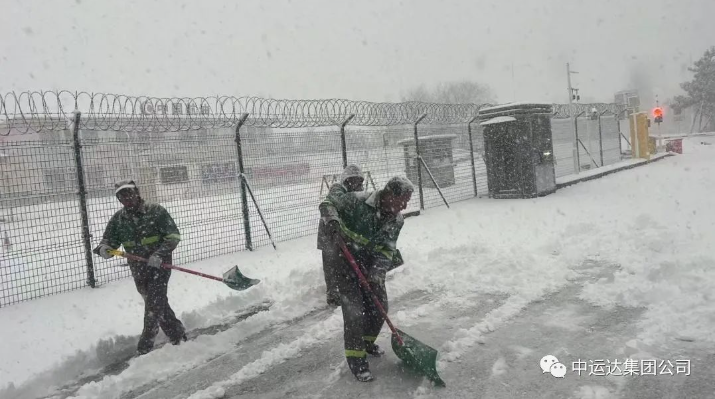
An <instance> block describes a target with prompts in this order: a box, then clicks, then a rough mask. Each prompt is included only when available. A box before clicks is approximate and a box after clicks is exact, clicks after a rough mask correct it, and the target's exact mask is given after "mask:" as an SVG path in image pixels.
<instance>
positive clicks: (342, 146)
mask: <svg viewBox="0 0 715 399" xmlns="http://www.w3.org/2000/svg"><path fill="white" fill-rule="evenodd" d="M354 117H355V114H350V116H348V119H345V121H343V123H341V124H340V150H341V151H342V152H343V169H344V168H347V167H348V145H347V143H346V141H345V125H347V124H348V122H350V121H351V120H352V119H353V118H354Z"/></svg>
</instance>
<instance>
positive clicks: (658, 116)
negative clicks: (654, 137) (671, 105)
mask: <svg viewBox="0 0 715 399" xmlns="http://www.w3.org/2000/svg"><path fill="white" fill-rule="evenodd" d="M653 118H654V119H655V123H661V122H663V108H661V107H655V108H653Z"/></svg>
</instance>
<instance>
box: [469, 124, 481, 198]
mask: <svg viewBox="0 0 715 399" xmlns="http://www.w3.org/2000/svg"><path fill="white" fill-rule="evenodd" d="M477 118H479V117H478V116H475V117H474V118H472V119H470V120H469V122H467V132H469V158H470V159H471V161H472V183H473V184H474V196H475V197H478V196H479V195H478V193H477V171H476V166H475V164H474V144H473V143H472V123H473V122H474V121H475V120H477Z"/></svg>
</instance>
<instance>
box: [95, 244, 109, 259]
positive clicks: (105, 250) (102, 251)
mask: <svg viewBox="0 0 715 399" xmlns="http://www.w3.org/2000/svg"><path fill="white" fill-rule="evenodd" d="M113 249H114V248H112V247H110V246H109V245H107V244H99V246H98V247H97V248H96V249H95V250H94V252H95V253H96V254H98V255H99V256H101V257H102V258H104V259H110V258H111V257H113V256H114V255H112V254H110V253H109V251H111V250H113Z"/></svg>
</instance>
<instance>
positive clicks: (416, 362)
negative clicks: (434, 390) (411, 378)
mask: <svg viewBox="0 0 715 399" xmlns="http://www.w3.org/2000/svg"><path fill="white" fill-rule="evenodd" d="M397 332H398V334H400V338H402V342H403V343H404V345H400V343H399V341H398V340H397V337H396V336H395V334H392V350H393V351H394V352H395V355H397V357H398V358H400V360H402V361H403V362H404V363H405V365H407V366H408V367H410V368H412V369H413V370H415V371H417V372H419V373H421V374H423V375H424V376H425V377H427V379H428V380H430V381H432V382H434V384H435V385H436V386H439V387H444V386H447V384H445V383H444V381H443V380H442V378H440V376H439V374H437V350H436V349H434V348H432V347H431V346H429V345H425V344H423V343H422V342H420V341H418V340H416V339H415V338H413V337H411V336H409V335H407V334H405V333H404V332H403V331H402V330H399V329H398V330H397Z"/></svg>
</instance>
